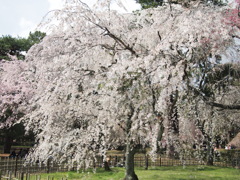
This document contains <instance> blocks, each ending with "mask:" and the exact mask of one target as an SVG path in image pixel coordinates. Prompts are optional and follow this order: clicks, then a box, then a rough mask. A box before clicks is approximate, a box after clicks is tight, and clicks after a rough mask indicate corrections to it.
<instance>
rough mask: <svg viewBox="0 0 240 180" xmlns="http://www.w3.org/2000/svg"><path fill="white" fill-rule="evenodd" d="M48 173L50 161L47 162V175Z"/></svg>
mask: <svg viewBox="0 0 240 180" xmlns="http://www.w3.org/2000/svg"><path fill="white" fill-rule="evenodd" d="M49 172H50V160H48V161H47V173H49Z"/></svg>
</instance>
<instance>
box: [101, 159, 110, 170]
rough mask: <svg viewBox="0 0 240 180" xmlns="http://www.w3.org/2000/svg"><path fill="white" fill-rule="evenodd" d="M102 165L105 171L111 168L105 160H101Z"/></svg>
mask: <svg viewBox="0 0 240 180" xmlns="http://www.w3.org/2000/svg"><path fill="white" fill-rule="evenodd" d="M103 165H104V170H105V171H111V169H110V167H109V164H108V162H107V161H104V162H103Z"/></svg>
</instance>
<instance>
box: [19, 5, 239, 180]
mask: <svg viewBox="0 0 240 180" xmlns="http://www.w3.org/2000/svg"><path fill="white" fill-rule="evenodd" d="M104 2H106V3H107V2H109V1H104ZM67 5H68V6H66V7H65V8H64V9H63V10H59V11H57V12H56V14H55V16H54V17H55V18H57V19H58V20H59V25H60V26H61V27H62V28H61V30H59V28H58V30H55V31H54V30H53V32H54V33H53V34H51V35H49V36H47V37H46V38H44V39H43V41H42V42H41V43H40V44H39V45H36V46H33V47H32V48H31V50H30V51H29V54H28V57H27V62H28V65H29V70H31V71H30V72H29V76H27V78H28V80H29V82H31V84H32V87H33V88H34V92H35V93H34V98H33V99H31V105H32V111H31V112H29V113H28V114H27V115H26V116H25V117H24V119H25V124H26V128H27V129H33V130H34V132H35V133H36V134H37V142H38V144H36V146H35V148H34V152H33V153H32V154H30V156H29V159H28V160H29V161H37V160H39V161H43V162H46V161H47V160H48V159H49V157H50V156H51V158H52V159H53V160H56V161H60V162H61V161H69V162H71V163H74V162H77V163H78V165H79V168H80V167H83V165H85V167H89V166H90V165H91V164H94V162H95V161H96V156H97V155H101V156H102V155H103V156H105V155H106V151H107V150H109V149H112V148H116V147H118V146H121V145H123V146H125V155H126V163H125V164H126V175H125V179H137V175H136V174H135V172H134V165H133V160H132V159H133V157H134V152H135V150H136V148H137V147H138V146H139V145H141V146H142V147H145V146H149V147H150V148H151V150H152V154H151V155H152V157H154V153H155V152H156V150H157V146H158V145H161V142H160V141H159V140H160V139H159V132H160V131H162V127H161V126H164V132H165V133H164V135H162V138H163V139H164V140H165V141H166V143H167V148H168V150H169V149H170V147H174V148H175V149H174V151H175V152H177V151H178V152H180V149H181V148H184V146H182V145H183V142H186V141H187V140H188V139H189V138H190V137H193V136H192V133H191V132H189V127H188V126H187V124H188V123H187V122H189V121H191V120H192V119H190V118H191V116H189V117H190V118H189V117H188V114H191V113H192V112H199V109H197V110H195V109H192V108H189V106H188V103H187V101H190V100H194V99H195V96H196V95H195V94H193V93H189V92H192V91H190V90H191V89H190V87H191V86H190V85H192V84H194V80H195V79H196V78H197V75H196V74H197V73H194V69H195V67H198V66H199V64H200V63H202V61H203V60H205V61H208V62H209V63H211V62H212V61H211V59H210V58H209V57H210V54H211V55H212V56H213V57H215V56H216V55H218V54H219V53H222V52H225V51H226V49H227V48H229V47H231V46H232V45H233V44H234V43H235V42H234V41H233V36H232V34H231V33H236V34H237V33H238V32H239V29H234V30H233V29H232V27H231V26H229V25H228V24H225V23H222V22H223V21H222V18H223V16H224V15H223V12H224V9H221V8H220V9H219V8H211V7H208V6H204V5H200V6H198V7H192V8H191V9H190V10H189V11H188V10H186V9H185V8H182V7H180V6H175V5H173V6H172V9H170V8H166V7H159V8H157V9H148V10H143V11H141V12H139V13H138V14H124V15H123V14H118V13H116V12H111V11H108V12H98V11H93V10H91V9H90V8H89V7H87V5H86V4H84V3H81V2H80V1H69V2H68V4H67ZM107 5H109V4H107ZM107 7H109V6H107ZM189 12H191V15H189ZM216 17H218V18H216ZM149 29H151V31H149ZM146 32H147V36H146ZM206 42H208V43H207V45H206ZM236 53H238V52H236ZM198 96H199V95H198ZM201 115H202V116H203V118H205V119H207V118H208V117H211V116H209V114H204V113H202V114H201ZM211 118H212V117H211ZM222 123H225V122H224V121H222ZM175 140H177V142H176V143H173V142H175ZM187 145H190V143H188V144H187Z"/></svg>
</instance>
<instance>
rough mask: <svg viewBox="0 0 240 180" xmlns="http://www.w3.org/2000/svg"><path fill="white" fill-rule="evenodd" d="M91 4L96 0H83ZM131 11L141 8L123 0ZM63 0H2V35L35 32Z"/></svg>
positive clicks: (0, 24) (128, 0) (0, 34)
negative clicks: (45, 17)
mask: <svg viewBox="0 0 240 180" xmlns="http://www.w3.org/2000/svg"><path fill="white" fill-rule="evenodd" d="M82 1H83V2H86V3H87V4H89V5H90V6H91V5H93V4H94V2H96V0H82ZM122 1H123V3H124V5H125V7H126V8H127V9H128V11H129V12H131V11H133V10H135V9H136V8H139V7H140V6H139V5H137V4H136V3H135V0H122ZM61 6H62V0H0V36H2V35H11V36H14V37H17V36H20V37H27V36H28V34H29V32H30V31H32V32H34V31H35V30H36V27H37V25H38V24H39V23H40V22H41V20H42V18H43V16H44V15H46V14H47V12H48V11H50V10H53V9H59V8H61Z"/></svg>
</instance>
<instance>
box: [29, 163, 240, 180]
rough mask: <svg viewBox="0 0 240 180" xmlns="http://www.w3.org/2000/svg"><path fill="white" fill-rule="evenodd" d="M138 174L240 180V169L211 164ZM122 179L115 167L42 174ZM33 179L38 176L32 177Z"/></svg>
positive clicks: (149, 179)
mask: <svg viewBox="0 0 240 180" xmlns="http://www.w3.org/2000/svg"><path fill="white" fill-rule="evenodd" d="M136 174H137V175H138V178H139V179H140V180H158V179H163V180H190V179H195V180H196V179H197V180H240V170H239V169H234V168H219V167H211V166H191V167H183V166H177V167H156V168H150V169H149V170H144V169H143V168H136ZM48 177H49V179H50V180H52V178H53V177H54V179H55V180H57V179H58V180H64V179H68V180H78V179H83V180H121V179H122V178H123V177H124V168H113V169H112V171H111V172H105V171H104V170H103V169H97V172H96V173H93V172H92V171H88V172H84V173H82V172H79V173H77V172H65V173H60V172H59V173H53V174H41V180H46V179H48ZM31 179H32V180H34V179H36V177H35V178H34V177H32V178H31Z"/></svg>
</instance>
